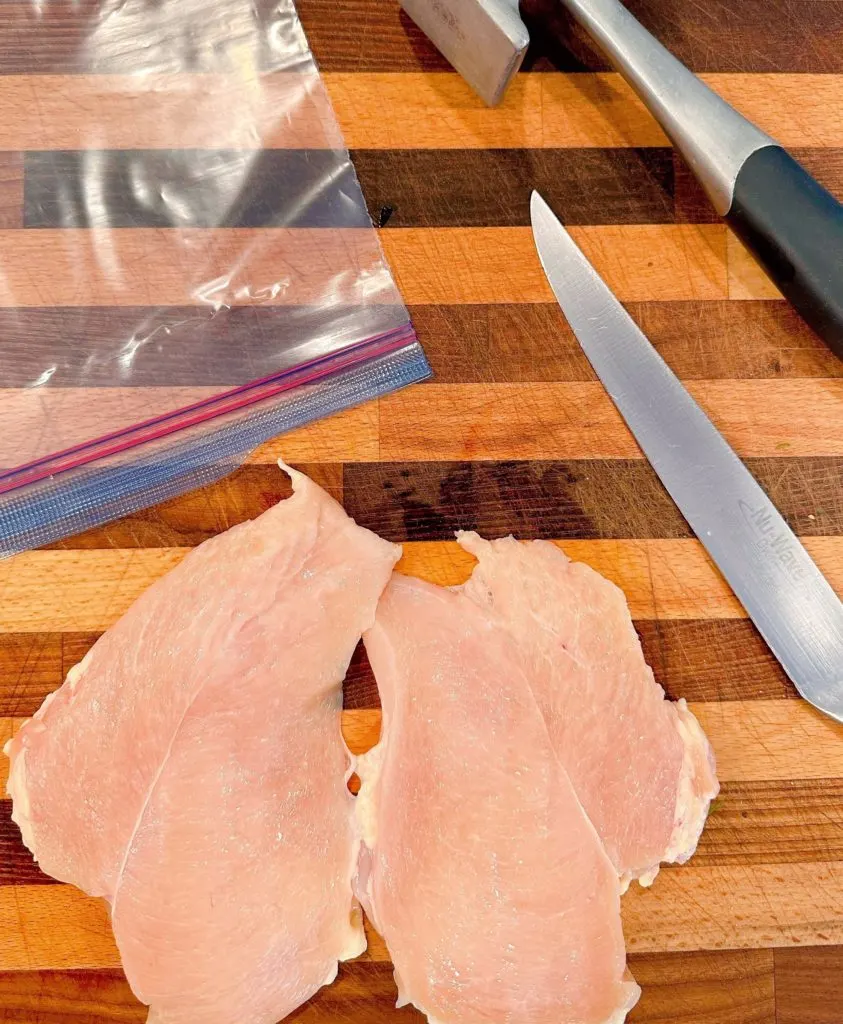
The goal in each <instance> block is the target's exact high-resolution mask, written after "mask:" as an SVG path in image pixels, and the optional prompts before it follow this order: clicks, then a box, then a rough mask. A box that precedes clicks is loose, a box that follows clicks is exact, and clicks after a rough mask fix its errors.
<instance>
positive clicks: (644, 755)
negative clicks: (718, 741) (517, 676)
mask: <svg viewBox="0 0 843 1024" xmlns="http://www.w3.org/2000/svg"><path fill="white" fill-rule="evenodd" d="M458 540H459V543H460V544H461V545H462V546H463V547H464V548H465V549H466V551H470V552H471V553H472V554H473V555H475V556H476V557H477V558H478V559H479V561H478V564H477V565H476V566H475V569H474V573H473V574H472V576H471V579H470V580H469V581H468V583H466V585H465V587H464V588H463V589H464V593H465V595H466V596H467V597H468V598H470V599H471V600H472V601H473V602H474V603H475V604H477V605H478V606H479V607H481V608H483V609H484V610H485V612H486V613H487V614H488V615H490V616H491V617H492V618H493V619H494V621H495V623H496V625H497V627H498V628H499V629H501V630H503V631H505V632H507V633H508V634H509V635H510V636H511V637H512V639H513V640H514V641H515V643H516V644H517V645H518V648H519V650H520V653H521V658H522V664H523V666H524V668H525V671H526V672H527V675H528V676H529V679H530V685H531V686H532V688H533V692H534V694H535V697H536V700H537V701H538V704H539V707H540V708H541V710H542V714H543V715H544V718H545V721H546V723H547V727H548V730H549V732H550V736H551V738H552V740H553V744H554V747H555V749H556V751H557V754H558V756H559V758H560V760H561V761H562V763H563V764H564V765H565V768H566V769H567V771H568V774H569V776H570V777H571V781H572V782H573V784H574V788H575V789H576V791H577V795H578V796H579V798H580V800H581V801H582V804H583V807H584V808H585V810H586V813H587V814H588V816H589V818H590V819H591V821H592V822H593V823H594V826H595V828H596V829H597V831H598V833H599V834H600V837H601V838H602V840H603V842H604V844H605V846H606V851H607V853H608V854H609V857H610V858H611V860H612V862H613V863H614V865H615V867H616V869H617V872H618V874H619V875H620V876H621V878H622V879H623V881H624V883H625V884H628V882H629V880H630V879H632V878H638V879H640V880H641V883H642V884H644V885H646V884H649V883H650V882H652V880H653V878H654V877H655V875H656V873H657V872H658V868H659V864H660V862H662V861H679V862H682V861H685V860H687V859H688V857H690V856H691V854H692V853H693V852H694V850H695V848H696V845H697V840H698V839H699V835H700V832H701V831H702V827H703V825H704V823H705V819H706V815H707V814H708V807H709V804H710V802H711V800H713V799H714V797H715V796H716V795H717V790H718V786H717V780H716V778H715V775H714V757H713V755H712V752H711V748H710V747H709V744H708V740H707V739H706V737H705V735H704V733H703V731H702V729H701V728H700V726H699V723H698V722H697V720H696V718H695V717H694V716H693V715H692V714H691V712H690V711H689V710H688V708H687V706H686V704H685V701H684V700H680V701H678V702H677V703H675V704H673V703H671V702H670V701H667V700H665V695H664V691H663V690H662V688H661V687H660V686H659V685H658V683H657V682H656V681H655V679H654V678H653V673H652V671H651V670H650V668H649V666H648V665H647V663H646V662H645V661H644V655H643V653H642V651H641V644H640V642H639V640H638V637H637V635H636V633H635V629H634V627H633V625H632V620H631V619H630V616H629V610H628V608H627V604H626V599H625V598H624V595H623V593H622V591H620V590H619V589H618V588H617V587H616V586H615V585H614V584H613V583H610V582H609V581H608V580H606V579H604V578H603V577H602V576H601V575H600V574H599V573H596V572H594V570H593V569H591V568H589V567H588V566H587V565H582V564H578V563H574V562H571V561H569V559H568V558H567V557H566V556H565V555H564V554H563V553H562V552H561V551H560V550H559V549H558V548H557V547H556V546H555V545H553V544H550V543H548V542H547V541H533V542H530V543H527V544H519V543H518V541H516V540H514V539H513V538H512V537H507V538H504V539H503V540H495V541H486V540H483V539H481V538H480V537H478V536H477V534H476V533H463V534H460V535H458Z"/></svg>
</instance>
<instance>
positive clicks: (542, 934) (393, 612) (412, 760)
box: [358, 576, 638, 1024]
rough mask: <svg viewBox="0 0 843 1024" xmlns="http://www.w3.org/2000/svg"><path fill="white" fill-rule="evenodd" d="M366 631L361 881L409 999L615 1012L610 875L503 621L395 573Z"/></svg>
mask: <svg viewBox="0 0 843 1024" xmlns="http://www.w3.org/2000/svg"><path fill="white" fill-rule="evenodd" d="M365 643H366V649H367V651H368V655H369V659H370V661H371V663H372V667H373V669H374V672H375V676H376V678H377V682H378V688H379V690H380V694H381V701H382V705H383V729H382V736H381V740H380V742H379V744H378V745H377V746H376V747H375V748H374V749H373V750H372V751H370V752H369V753H368V754H366V755H364V756H363V758H361V759H360V761H359V762H358V773H359V775H360V777H361V782H362V788H361V792H360V797H359V800H358V814H359V819H360V822H361V828H362V832H363V838H364V842H365V851H364V853H363V856H362V859H361V871H360V880H359V887H360V891H361V896H362V899H363V902H364V905H365V906H366V908H367V911H368V913H369V914H370V916H371V917H372V919H373V921H374V923H375V925H376V927H377V928H378V930H379V931H380V932H381V934H382V935H383V936H384V938H385V940H386V943H387V946H388V947H389V951H390V954H391V956H392V960H393V963H394V965H395V974H396V980H397V983H398V988H399V993H400V1000H401V1003H408V1002H410V1003H413V1004H415V1005H416V1006H417V1007H418V1008H419V1009H421V1010H422V1011H423V1012H424V1013H426V1014H427V1015H428V1017H429V1018H430V1020H432V1021H437V1022H441V1024H490V1022H504V1021H505V1022H507V1024H575V1022H576V1024H606V1022H610V1021H611V1022H619V1021H622V1020H623V1019H624V1017H625V1015H626V1011H627V1010H628V1009H629V1008H630V1007H631V1006H632V1005H633V1004H634V1002H635V1001H636V999H637V997H638V988H637V986H636V985H635V983H634V982H633V981H632V980H631V979H630V978H629V976H628V975H627V973H626V963H625V952H624V941H623V935H622V930H621V921H620V906H619V904H620V885H619V881H618V876H617V873H616V871H615V869H614V866H613V865H612V863H611V861H610V860H609V858H608V857H607V856H606V853H605V851H604V849H603V845H602V843H601V841H600V839H599V837H598V836H597V833H596V832H595V830H594V828H593V826H592V824H591V823H590V821H589V820H588V818H587V816H586V815H585V813H584V812H583V809H582V807H581V805H580V802H579V800H578V798H577V795H576V793H575V792H574V789H573V787H572V785H571V782H570V780H569V778H568V775H567V773H566V771H565V769H564V768H563V766H562V764H561V762H560V760H559V758H558V756H557V755H556V752H555V751H554V748H553V744H552V743H551V741H550V737H549V735H548V732H547V728H546V726H545V723H544V721H543V719H542V716H541V713H540V711H539V709H538V706H537V704H536V700H535V698H534V696H533V693H532V690H531V688H530V685H529V682H528V680H527V677H526V675H525V673H524V671H523V669H522V666H521V658H520V652H519V650H518V648H517V646H516V645H515V644H514V642H513V641H512V638H511V637H510V636H509V635H508V634H507V633H506V632H505V631H502V630H501V629H500V628H499V626H498V624H497V622H496V621H495V620H494V619H493V618H492V617H491V616H490V615H489V614H488V612H487V610H486V609H485V608H484V607H482V606H480V605H477V604H475V603H474V602H472V601H470V600H469V599H468V598H466V597H465V596H463V595H462V594H460V593H458V592H452V591H447V590H444V589H441V588H438V587H434V586H431V585H430V584H427V583H424V582H421V581H419V580H413V579H408V578H406V577H402V576H394V577H393V580H392V582H391V583H390V585H389V586H388V587H387V589H386V591H385V592H384V595H383V597H382V599H381V602H380V605H379V607H378V613H377V619H376V622H375V625H374V626H373V627H372V629H371V630H370V631H369V632H368V633H367V634H366V635H365Z"/></svg>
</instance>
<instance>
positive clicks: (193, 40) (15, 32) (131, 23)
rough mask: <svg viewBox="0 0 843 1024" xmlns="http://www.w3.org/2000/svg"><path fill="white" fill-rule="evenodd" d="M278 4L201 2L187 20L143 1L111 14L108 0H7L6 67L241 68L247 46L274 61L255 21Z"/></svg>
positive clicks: (26, 70)
mask: <svg viewBox="0 0 843 1024" xmlns="http://www.w3.org/2000/svg"><path fill="white" fill-rule="evenodd" d="M276 7H277V5H276V4H275V3H273V2H272V0H253V2H252V3H250V4H248V5H247V6H245V7H244V5H243V4H241V3H240V2H239V0H218V2H217V3H216V4H215V5H214V6H213V7H212V8H207V7H206V6H204V5H199V6H197V7H194V8H193V9H192V11H191V12H190V13H188V15H187V18H188V19H190V20H189V21H186V20H185V12H184V10H183V9H180V8H179V7H168V6H167V5H160V6H152V7H150V6H148V5H143V6H141V7H134V6H129V7H123V8H120V9H119V10H112V11H110V12H109V16H108V18H107V19H104V18H103V8H102V3H101V0H50V2H49V3H48V4H44V5H39V4H34V3H30V2H27V0H2V2H0V10H2V16H0V74H6V75H48V74H72V73H76V72H103V73H129V74H131V73H136V72H141V71H148V70H150V69H153V70H159V69H160V70H164V71H173V70H178V71H185V72H204V71H222V70H226V69H231V68H236V69H237V70H240V69H241V68H242V59H243V54H244V52H245V53H247V54H252V55H254V57H255V58H257V60H258V61H259V62H260V63H261V65H263V66H265V67H272V66H273V65H274V64H275V63H277V59H276V60H273V54H272V47H271V45H269V44H268V42H267V41H266V40H262V42H261V44H260V45H256V26H257V29H258V31H260V32H265V31H266V29H267V27H268V26H269V25H270V24H271V23H272V22H274V21H276V20H277V18H276V15H275V9H276ZM200 11H201V17H200V16H199V14H198V13H197V12H200ZM188 25H189V28H190V31H186V27H187V26H188ZM141 36H142V37H143V45H139V43H138V39H139V38H140V37H141ZM293 70H294V68H293Z"/></svg>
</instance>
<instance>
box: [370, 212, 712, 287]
mask: <svg viewBox="0 0 843 1024" xmlns="http://www.w3.org/2000/svg"><path fill="white" fill-rule="evenodd" d="M571 235H572V237H573V238H574V240H575V241H576V242H577V244H578V245H579V246H580V247H581V248H582V250H583V252H584V253H585V254H586V256H587V257H588V258H589V260H590V261H591V262H592V263H593V264H594V266H595V267H596V268H597V270H598V271H599V272H600V274H601V275H602V276H603V277H604V279H605V280H606V283H607V284H608V285H609V286H610V287H611V288H612V289H613V291H614V292H615V293H616V294H617V296H618V298H619V299H621V300H622V301H624V302H626V301H629V302H640V301H648V300H653V299H659V300H663V301H665V300H674V301H676V300H687V299H724V298H727V297H728V283H727V268H726V229H725V228H724V227H723V226H722V225H720V224H704V225H692V224H662V225H657V224H643V225H639V224H625V225H618V226H595V227H576V228H573V229H572V230H571ZM381 241H382V243H383V247H384V250H385V252H386V255H387V258H388V260H389V262H390V265H391V266H392V269H393V271H394V273H395V276H396V280H397V281H398V285H399V287H400V289H401V293H402V294H403V296H404V298H405V299H406V300H407V302H408V303H410V304H419V305H420V304H422V303H460V302H470V303H487V302H506V303H510V302H518V303H523V302H544V303H546V302H548V301H550V300H551V299H552V298H553V294H552V292H551V291H550V285H549V284H548V282H547V278H546V277H545V275H544V271H543V270H542V268H541V265H540V263H539V259H538V255H537V253H536V247H535V243H534V242H533V234H532V231H531V230H530V228H526V227H523V228H396V229H395V230H388V229H385V230H384V231H382V232H381Z"/></svg>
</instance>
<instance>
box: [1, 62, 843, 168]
mask: <svg viewBox="0 0 843 1024" xmlns="http://www.w3.org/2000/svg"><path fill="white" fill-rule="evenodd" d="M701 77H702V78H703V79H704V80H705V81H707V82H708V83H709V84H710V85H711V86H712V87H713V88H714V89H715V90H717V91H718V92H719V93H720V94H721V95H723V96H724V97H725V98H726V99H727V100H729V102H731V103H733V104H734V105H735V106H737V107H738V108H739V109H740V110H741V111H742V112H743V113H745V114H746V115H747V116H748V117H750V118H752V119H753V120H755V121H757V123H758V124H759V125H760V126H761V127H762V128H764V129H765V130H766V131H768V132H770V133H771V134H772V135H774V136H775V137H776V138H778V139H779V140H780V141H781V142H783V143H784V144H785V145H789V146H803V147H831V146H840V145H843V123H841V121H840V118H839V117H838V116H837V111H838V110H839V106H840V98H841V90H843V84H841V83H843V76H840V75H810V74H804V75H803V74H767V75H762V74H757V75H743V74H708V75H703V76H701ZM323 79H324V83H325V86H326V87H327V93H328V94H329V95H330V99H331V101H332V102H333V106H334V110H335V111H336V116H337V119H338V121H339V125H340V128H341V129H342V132H343V134H344V136H345V141H346V144H347V145H348V146H350V147H353V148H361V149H408V148H410V149H412V148H416V149H437V148H448V149H476V148H499V147H504V148H509V147H519V148H528V149H530V148H554V147H570V146H580V147H583V146H585V147H588V146H596V147H597V146H599V147H606V146H664V145H667V140H666V138H665V136H664V135H663V133H662V132H661V130H660V129H659V128H658V126H657V125H656V123H655V121H654V120H653V119H652V118H651V117H650V115H649V114H648V113H647V112H646V110H645V109H644V108H643V106H642V104H641V103H640V101H639V100H638V99H637V98H636V97H635V96H634V95H633V94H632V92H631V90H630V89H629V88H628V87H627V86H626V85H625V84H624V83H623V81H622V80H621V79H620V77H619V76H618V75H616V74H613V73H608V72H606V73H597V74H574V75H568V74H560V73H548V74H540V75H519V76H518V78H517V79H516V81H515V82H514V83H513V85H512V87H511V88H510V90H509V92H508V93H507V96H506V99H505V100H504V102H503V103H502V104H501V106H499V107H497V108H494V109H490V108H487V107H485V106H484V105H483V104H482V102H481V101H480V100H479V99H478V98H477V97H476V96H475V95H474V94H473V93H472V92H471V90H470V89H469V87H468V86H467V85H466V83H465V82H464V81H463V80H462V79H461V78H460V77H459V76H458V75H456V74H453V73H450V72H445V73H414V72H406V73H394V74H393V73H384V74H379V73H365V72H355V73H342V72H339V73H328V74H326V75H324V76H323ZM221 109H224V110H225V111H226V116H225V117H224V118H220V116H219V112H220V110H221ZM288 117H289V120H288ZM326 119H327V120H326ZM330 123H331V122H330V115H328V113H327V105H326V102H325V97H324V94H323V92H322V90H321V89H320V87H319V85H318V82H317V81H316V80H315V79H314V78H312V77H309V76H304V75H301V74H295V75H290V74H276V75H271V76H264V77H263V78H261V79H260V81H259V82H258V81H257V80H256V79H254V78H250V77H248V76H243V75H238V76H232V77H227V76H225V75H210V74H192V75H175V76H174V75H163V74H162V75H137V76H133V75H124V76H120V75H68V76H63V75H43V76H39V75H29V76H18V75H7V76H3V77H2V78H0V148H2V149H7V150H20V149H23V150H25V149H78V148H97V149H143V148H150V149H158V148H193V147H196V148H203V147H205V148H224V147H230V148H245V149H251V148H254V147H255V146H258V145H264V146H267V147H277V146H284V147H290V148H294V147H310V148H317V147H326V146H336V145H338V144H339V142H338V137H337V136H336V135H335V134H334V133H332V131H331V128H330ZM326 124H327V128H326V127H325V126H326Z"/></svg>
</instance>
